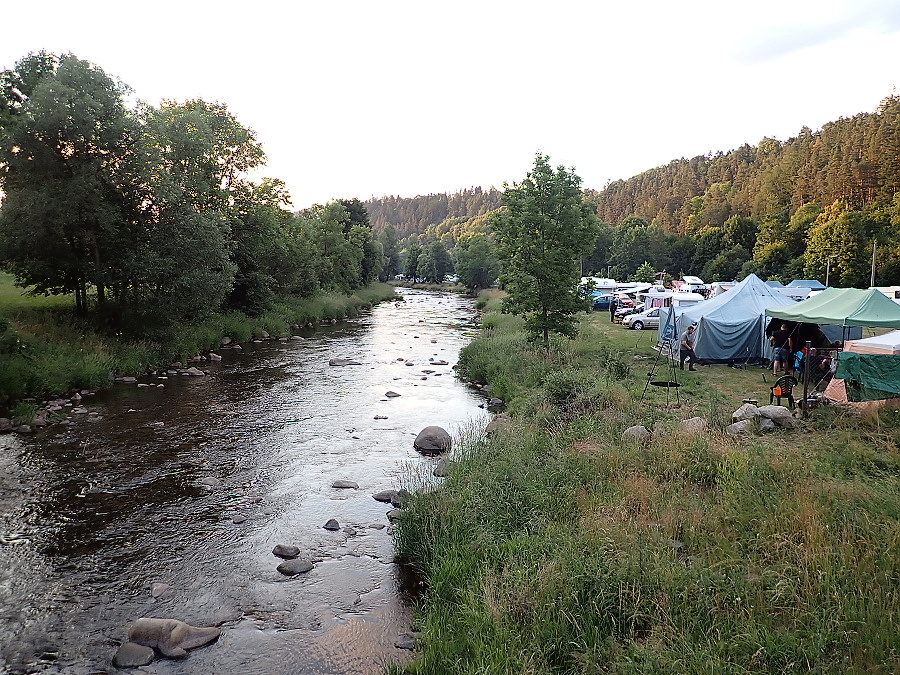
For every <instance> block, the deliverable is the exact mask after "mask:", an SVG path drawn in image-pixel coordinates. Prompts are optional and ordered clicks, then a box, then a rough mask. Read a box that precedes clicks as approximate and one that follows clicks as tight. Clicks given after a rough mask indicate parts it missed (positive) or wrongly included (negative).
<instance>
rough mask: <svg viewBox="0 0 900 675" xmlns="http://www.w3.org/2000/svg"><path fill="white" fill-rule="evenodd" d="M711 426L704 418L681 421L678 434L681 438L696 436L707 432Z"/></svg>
mask: <svg viewBox="0 0 900 675" xmlns="http://www.w3.org/2000/svg"><path fill="white" fill-rule="evenodd" d="M708 426H709V425H708V424H707V422H706V420H705V419H703V418H702V417H691V418H689V419H686V420H681V422H680V423H679V425H678V434H679V435H680V436H696V435H698V434H702V433H703V432H704V431H706V428H707V427H708Z"/></svg>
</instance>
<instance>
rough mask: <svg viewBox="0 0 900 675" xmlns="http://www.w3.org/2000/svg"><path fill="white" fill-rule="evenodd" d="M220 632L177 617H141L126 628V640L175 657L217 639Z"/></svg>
mask: <svg viewBox="0 0 900 675" xmlns="http://www.w3.org/2000/svg"><path fill="white" fill-rule="evenodd" d="M221 633H222V631H220V630H219V629H218V628H198V627H196V626H191V625H188V624H186V623H185V622H184V621H178V620H177V619H151V618H142V619H138V620H137V621H135V622H134V623H132V624H131V626H130V627H129V628H128V641H129V642H134V643H135V644H138V645H143V646H144V647H151V648H152V649H157V650H159V652H160V653H161V654H162V655H163V656H168V657H170V658H176V659H177V658H182V657H184V656H187V650H188V649H195V648H197V647H202V646H204V645H208V644H209V643H210V642H213V641H215V640H217V639H218V638H219V635H220V634H221Z"/></svg>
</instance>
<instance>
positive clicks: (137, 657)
mask: <svg viewBox="0 0 900 675" xmlns="http://www.w3.org/2000/svg"><path fill="white" fill-rule="evenodd" d="M153 656H154V652H153V650H152V649H151V648H150V647H145V646H144V645H139V644H137V643H135V642H126V643H125V644H123V645H122V646H121V647H119V649H118V651H117V652H116V655H115V656H114V657H113V665H114V666H115V667H116V668H140V667H141V666H146V665H149V664H150V663H152V662H153Z"/></svg>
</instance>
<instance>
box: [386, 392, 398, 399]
mask: <svg viewBox="0 0 900 675" xmlns="http://www.w3.org/2000/svg"><path fill="white" fill-rule="evenodd" d="M384 395H385V396H387V397H388V398H397V397H398V396H400V394H398V393H397V392H396V391H388V392H386V393H385V394H384Z"/></svg>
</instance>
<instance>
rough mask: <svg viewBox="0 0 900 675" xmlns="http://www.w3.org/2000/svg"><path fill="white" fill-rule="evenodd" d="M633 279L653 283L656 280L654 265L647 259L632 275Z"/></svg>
mask: <svg viewBox="0 0 900 675" xmlns="http://www.w3.org/2000/svg"><path fill="white" fill-rule="evenodd" d="M631 281H640V282H642V283H645V284H652V283H653V282H654V281H656V270H655V269H653V265H651V264H650V263H648V262H647V261H646V260H645V261H644V262H642V263H641V264H640V265H639V266H638V268H637V271H636V272H635V273H634V274H633V275H631Z"/></svg>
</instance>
